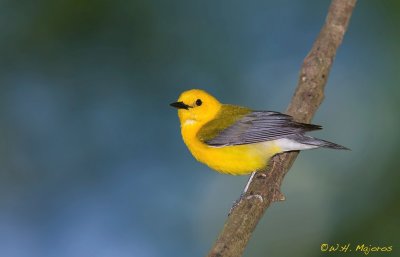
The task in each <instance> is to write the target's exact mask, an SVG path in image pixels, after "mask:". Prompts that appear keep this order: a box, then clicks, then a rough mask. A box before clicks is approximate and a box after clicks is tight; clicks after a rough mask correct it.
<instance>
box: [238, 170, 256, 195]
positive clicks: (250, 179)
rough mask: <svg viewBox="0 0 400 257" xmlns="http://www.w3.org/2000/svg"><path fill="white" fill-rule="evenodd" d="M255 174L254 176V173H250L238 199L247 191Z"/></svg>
mask: <svg viewBox="0 0 400 257" xmlns="http://www.w3.org/2000/svg"><path fill="white" fill-rule="evenodd" d="M255 174H256V172H255V171H253V172H252V173H251V175H250V178H249V180H248V181H247V184H246V186H245V187H244V190H243V193H242V194H241V195H240V198H242V196H243V195H244V194H245V193H246V192H247V189H249V186H250V183H251V181H253V177H254V175H255Z"/></svg>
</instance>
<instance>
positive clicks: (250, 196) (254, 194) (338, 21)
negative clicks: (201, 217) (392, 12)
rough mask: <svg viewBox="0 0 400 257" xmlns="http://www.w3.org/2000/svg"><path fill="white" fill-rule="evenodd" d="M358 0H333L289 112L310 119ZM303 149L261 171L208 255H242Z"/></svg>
mask: <svg viewBox="0 0 400 257" xmlns="http://www.w3.org/2000/svg"><path fill="white" fill-rule="evenodd" d="M355 4H356V0H332V2H331V5H330V7H329V11H328V15H327V17H326V21H325V24H324V26H323V27H322V29H321V31H320V34H319V35H318V37H317V39H316V41H315V42H314V45H313V47H312V49H311V51H310V52H309V53H308V55H307V56H306V58H305V59H304V62H303V65H302V67H301V70H300V77H299V81H298V84H297V88H296V91H295V93H294V96H293V98H292V101H291V103H290V104H289V107H288V109H287V113H288V114H289V115H292V116H293V117H294V119H295V120H297V121H300V122H307V123H308V122H310V121H311V118H312V117H313V115H314V113H315V112H316V110H317V109H318V107H319V105H320V104H321V102H322V100H323V98H324V88H325V84H326V81H327V79H328V75H329V71H330V68H331V66H332V63H333V60H334V58H335V55H336V51H337V48H338V47H339V45H340V44H341V42H342V40H343V36H344V34H345V32H346V30H347V26H348V24H349V20H350V17H351V14H352V11H353V8H354V6H355ZM298 154H299V152H289V153H282V154H278V155H276V156H275V157H273V158H272V159H271V161H270V162H269V165H268V167H267V168H266V169H265V170H261V171H258V172H257V173H256V175H255V176H254V179H253V180H252V181H251V183H250V185H249V188H248V190H247V192H246V193H245V195H244V196H243V197H242V198H241V200H240V202H239V203H238V204H237V205H236V206H235V208H234V209H233V211H232V212H231V214H230V215H229V216H228V218H227V220H226V222H225V225H224V227H223V229H222V231H221V233H220V235H219V236H218V239H217V241H216V242H215V244H214V246H213V247H212V248H211V250H210V252H209V254H208V257H238V256H241V255H242V253H243V251H244V249H245V247H246V245H247V243H248V241H249V239H250V236H251V235H252V233H253V231H254V229H255V227H256V226H257V223H258V221H259V220H260V219H261V217H262V215H263V213H264V211H265V210H266V209H267V208H268V207H269V205H270V204H271V203H272V202H273V201H278V200H284V197H283V195H282V194H281V193H280V187H281V184H282V180H283V178H284V177H285V175H286V173H287V172H288V170H289V169H290V167H291V166H292V164H293V162H294V161H295V159H296V157H297V155H298Z"/></svg>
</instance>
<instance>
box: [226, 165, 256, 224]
mask: <svg viewBox="0 0 400 257" xmlns="http://www.w3.org/2000/svg"><path fill="white" fill-rule="evenodd" d="M255 174H256V172H255V171H253V172H252V173H251V175H250V177H249V180H248V181H247V184H246V186H245V187H244V190H243V193H241V194H240V196H239V199H237V200H236V201H234V202H233V205H232V207H231V209H230V210H229V213H228V216H229V215H231V213H232V211H233V210H234V209H235V208H236V206H238V204H239V203H240V201H241V200H242V198H243V196H244V194H246V192H247V189H249V185H250V183H251V181H253V177H254V175H255Z"/></svg>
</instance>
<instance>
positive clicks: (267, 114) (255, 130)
mask: <svg viewBox="0 0 400 257" xmlns="http://www.w3.org/2000/svg"><path fill="white" fill-rule="evenodd" d="M224 116H225V118H226V117H227V116H226V115H223V114H221V115H219V116H218V117H217V118H216V119H215V120H214V121H211V122H209V123H207V124H206V125H204V126H203V128H202V129H201V130H200V131H199V133H198V134H197V136H198V138H199V139H200V140H201V141H202V142H204V143H205V144H207V145H210V146H215V147H219V146H230V145H244V144H252V143H259V142H265V141H270V140H275V139H279V138H285V137H288V136H291V135H299V134H304V133H305V132H307V131H311V130H317V129H321V126H318V125H313V124H305V123H300V122H296V121H294V120H293V118H292V117H291V116H289V115H286V114H283V113H279V112H271V111H250V112H249V113H247V114H242V115H241V116H237V117H239V118H238V119H237V120H235V121H231V123H230V125H229V126H227V125H225V126H216V125H215V123H221V122H222V121H223V120H224V119H225V118H224ZM210 132H212V133H210Z"/></svg>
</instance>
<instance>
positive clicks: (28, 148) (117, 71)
mask: <svg viewBox="0 0 400 257" xmlns="http://www.w3.org/2000/svg"><path fill="white" fill-rule="evenodd" d="M328 6H329V1H320V0H308V1H261V0H256V1H211V0H207V1H182V0H172V1H161V0H152V1H122V0H116V1H106V0H96V1H95V0H61V1H50V0H39V1H11V0H8V1H7V0H2V1H0V28H1V29H0V31H1V33H0V67H1V69H0V256H5V257H47V256H49V257H53V256H57V257H67V256H74V257H75V256H78V257H79V256H82V257H83V256H98V257H109V256H110V257H111V256H113V257H114V256H118V257H125V256H134V257H136V256H137V257H139V256H140V257H141V256H143V257H161V256H171V257H172V256H203V255H205V254H206V253H207V252H208V250H209V248H210V246H211V245H212V243H213V242H214V240H215V238H216V236H217V234H218V232H219V230H220V229H221V228H222V225H223V222H224V220H225V218H226V215H227V212H228V210H229V208H230V207H231V205H232V202H233V201H234V200H235V199H237V198H238V196H239V195H240V193H241V190H242V189H243V187H244V184H245V182H246V180H247V178H246V177H233V176H227V175H221V174H218V173H215V172H213V171H211V170H210V169H209V168H207V167H206V166H204V165H202V164H200V163H197V162H196V161H194V159H193V158H192V157H191V155H190V153H189V152H188V150H187V149H186V147H185V146H184V144H183V142H182V140H181V137H180V131H179V124H178V119H177V115H176V111H175V110H173V109H172V108H170V107H169V106H168V104H169V103H171V102H173V101H175V100H176V99H177V97H178V96H179V94H180V92H181V91H183V90H186V89H190V88H202V89H205V90H207V91H209V92H211V93H212V94H214V95H215V96H217V97H218V98H219V99H220V100H221V101H222V102H225V103H235V104H240V105H245V106H249V107H252V108H254V109H269V110H275V111H285V109H286V107H287V105H288V103H289V101H290V99H291V97H292V94H293V92H294V88H295V86H296V83H297V79H298V71H299V68H300V65H301V63H302V59H303V58H304V56H305V55H306V53H307V52H308V50H309V49H310V47H311V45H312V43H313V41H314V39H315V37H316V36H317V34H318V31H319V29H320V28H321V26H322V24H323V21H324V18H325V15H326V12H327V9H328ZM399 11H400V4H399V2H398V1H396V0H392V1H359V3H358V6H357V7H356V9H355V12H354V15H353V17H352V20H351V24H350V27H349V31H348V33H347V35H346V37H345V40H344V42H343V45H342V46H341V48H340V50H339V52H338V55H337V58H336V61H335V63H334V66H333V69H332V72H331V74H330V78H329V81H328V85H327V88H326V99H325V101H324V103H323V105H322V106H321V108H320V109H319V111H318V113H317V115H316V116H315V118H314V120H313V122H314V123H316V124H321V125H323V126H324V128H325V129H324V130H323V131H321V132H317V133H314V134H313V135H315V136H319V137H322V138H325V139H328V140H331V141H334V142H337V143H339V144H343V145H345V146H347V147H349V148H351V149H352V151H333V150H314V151H308V152H303V153H301V155H300V156H299V158H298V159H297V161H296V162H295V164H294V166H293V168H292V169H291V171H290V172H289V173H288V175H287V177H286V179H285V181H284V185H283V192H284V193H285V195H286V198H287V200H286V201H285V202H282V203H278V204H273V205H272V206H271V208H269V209H268V211H267V212H266V214H265V216H264V217H263V219H262V221H261V222H260V224H259V226H258V227H257V229H256V231H255V233H254V235H253V237H252V239H251V241H250V244H249V246H248V248H247V249H246V251H245V254H244V256H318V255H320V256H326V255H328V254H327V253H322V252H321V250H320V246H321V243H329V244H336V243H340V244H347V243H350V244H351V245H352V247H353V246H355V245H356V244H358V243H361V244H365V245H366V246H369V245H372V246H390V245H392V246H393V247H394V250H393V251H392V253H390V254H388V256H396V254H399V247H400V243H399V242H400V234H399V228H400V222H399V217H400V204H399V196H400V187H399V186H398V185H399V178H400V175H399V174H400V170H399V167H400V158H399V154H400V151H399V146H398V145H399V137H400V133H399V127H400V115H399V108H400V87H399V81H400V61H399V60H400V33H399V27H400V16H399V15H398V13H399ZM353 255H354V256H361V255H363V254H361V253H355V252H354V251H353V252H351V253H347V254H346V256H353Z"/></svg>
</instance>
